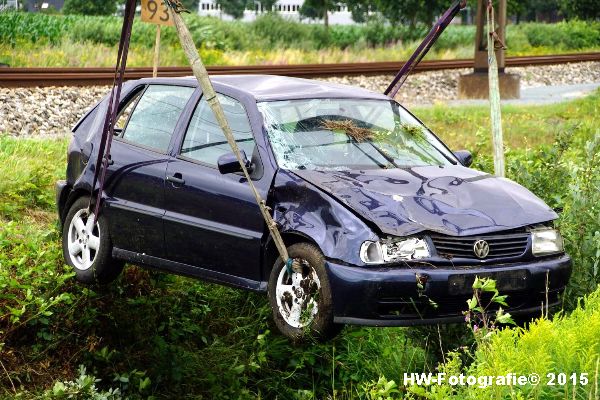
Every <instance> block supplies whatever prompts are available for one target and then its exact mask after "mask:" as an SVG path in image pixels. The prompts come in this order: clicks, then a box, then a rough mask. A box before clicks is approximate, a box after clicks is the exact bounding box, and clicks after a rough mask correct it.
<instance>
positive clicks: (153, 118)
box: [123, 85, 194, 152]
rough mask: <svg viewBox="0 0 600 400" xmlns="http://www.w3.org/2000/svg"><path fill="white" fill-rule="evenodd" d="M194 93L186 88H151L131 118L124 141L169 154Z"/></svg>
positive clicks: (124, 133)
mask: <svg viewBox="0 0 600 400" xmlns="http://www.w3.org/2000/svg"><path fill="white" fill-rule="evenodd" d="M193 92H194V89H193V88H191V87H185V86H167V85H150V86H148V88H147V89H146V91H144V94H143V95H142V98H141V99H140V100H139V101H138V103H137V106H136V107H135V109H134V110H133V113H132V114H131V116H130V117H129V122H128V123H127V127H126V128H125V131H124V132H123V139H125V140H127V141H129V142H132V143H135V144H139V145H142V146H145V147H149V148H152V149H154V150H158V151H161V152H164V151H166V150H167V148H168V147H169V142H170V141H171V136H172V135H173V131H174V130H175V125H176V124H177V120H178V119H179V116H180V115H181V112H182V111H183V109H184V107H185V105H186V103H187V102H188V100H189V98H190V96H191V95H192V93H193Z"/></svg>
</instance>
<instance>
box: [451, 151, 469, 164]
mask: <svg viewBox="0 0 600 400" xmlns="http://www.w3.org/2000/svg"><path fill="white" fill-rule="evenodd" d="M454 156H455V157H456V158H458V161H459V162H460V163H461V164H462V165H464V166H465V167H470V166H471V164H473V155H472V154H471V152H470V151H468V150H458V151H455V152H454Z"/></svg>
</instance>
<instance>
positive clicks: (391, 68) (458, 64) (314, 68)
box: [0, 52, 600, 87]
mask: <svg viewBox="0 0 600 400" xmlns="http://www.w3.org/2000/svg"><path fill="white" fill-rule="evenodd" d="M585 61H600V52H595V53H579V54H563V55H549V56H526V57H507V58H506V66H507V67H523V66H530V65H550V64H566V63H576V62H585ZM402 65H403V62H372V63H345V64H302V65H249V66H212V67H208V72H209V73H211V74H212V75H225V74H235V75H239V74H270V75H286V76H295V77H302V78H314V77H327V76H342V75H384V74H394V73H396V72H398V70H399V69H400V68H401V67H402ZM457 68H473V60H471V59H468V60H464V59H463V60H430V61H423V62H421V63H420V64H419V65H417V67H416V68H415V71H416V72H423V71H436V70H445V69H457ZM191 73H192V71H191V69H190V68H188V67H162V68H159V72H158V75H159V76H160V77H175V76H187V75H191ZM150 76H152V68H150V67H144V68H128V69H127V72H126V74H125V78H126V79H139V78H146V77H150ZM112 79H113V69H112V68H10V67H0V87H31V86H92V85H105V84H110V83H112Z"/></svg>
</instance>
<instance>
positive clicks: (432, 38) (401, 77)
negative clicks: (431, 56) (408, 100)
mask: <svg viewBox="0 0 600 400" xmlns="http://www.w3.org/2000/svg"><path fill="white" fill-rule="evenodd" d="M466 6H467V0H456V1H455V2H454V3H453V4H452V6H450V8H449V9H448V10H446V12H445V13H444V15H442V17H441V18H440V19H439V20H438V21H437V22H436V24H435V25H434V26H433V28H431V30H430V31H429V33H428V34H427V36H426V37H425V39H423V41H422V42H421V44H420V45H419V47H417V50H415V52H414V53H413V54H412V55H411V56H410V58H409V59H408V61H406V62H405V63H404V65H403V66H402V68H401V69H400V71H399V72H398V74H397V75H396V76H395V77H394V79H393V80H392V83H390V86H388V88H387V89H386V90H385V92H383V94H385V95H387V96H389V97H391V98H392V99H393V98H394V97H396V94H397V93H398V90H400V87H401V86H402V85H403V84H404V81H406V78H407V77H408V75H410V73H411V72H412V70H413V69H414V68H415V67H416V66H417V64H419V63H420V62H421V60H422V59H423V57H425V55H427V53H428V52H429V49H431V46H433V44H434V43H435V42H436V40H437V39H438V38H439V37H440V35H441V34H442V33H443V32H444V30H445V29H446V27H447V26H448V25H450V22H452V20H453V19H454V17H455V16H456V14H458V13H459V12H460V10H462V9H463V8H465V7H466Z"/></svg>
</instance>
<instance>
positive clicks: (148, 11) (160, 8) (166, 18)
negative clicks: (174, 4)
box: [142, 0, 173, 26]
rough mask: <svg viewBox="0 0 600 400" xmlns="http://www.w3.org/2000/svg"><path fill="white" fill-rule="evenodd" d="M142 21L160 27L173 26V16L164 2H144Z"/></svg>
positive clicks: (147, 0) (151, 0)
mask: <svg viewBox="0 0 600 400" xmlns="http://www.w3.org/2000/svg"><path fill="white" fill-rule="evenodd" d="M142 21H144V22H150V23H152V24H158V25H169V26H172V25H173V20H172V19H171V15H170V14H169V11H168V10H167V6H166V5H165V3H164V2H163V1H162V0H142Z"/></svg>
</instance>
